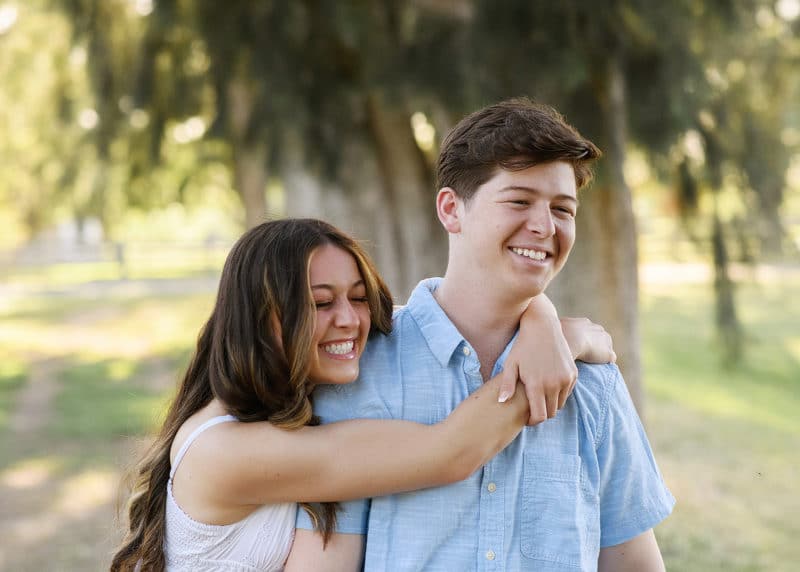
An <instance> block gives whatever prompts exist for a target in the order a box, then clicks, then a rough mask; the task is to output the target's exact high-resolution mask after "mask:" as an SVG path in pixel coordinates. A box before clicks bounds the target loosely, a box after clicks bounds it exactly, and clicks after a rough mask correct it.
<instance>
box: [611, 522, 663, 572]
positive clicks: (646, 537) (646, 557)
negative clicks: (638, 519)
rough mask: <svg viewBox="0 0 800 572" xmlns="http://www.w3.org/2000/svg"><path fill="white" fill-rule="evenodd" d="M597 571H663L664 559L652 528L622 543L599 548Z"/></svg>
mask: <svg viewBox="0 0 800 572" xmlns="http://www.w3.org/2000/svg"><path fill="white" fill-rule="evenodd" d="M597 572H664V560H663V559H662V558H661V551H660V550H659V549H658V543H657V542H656V535H655V534H653V530H652V529H650V530H648V531H647V532H644V533H642V534H640V535H639V536H636V537H634V538H631V539H630V540H627V541H625V542H623V543H622V544H617V545H614V546H607V547H605V548H601V549H600V559H599V560H598V562H597Z"/></svg>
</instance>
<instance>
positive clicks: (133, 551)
mask: <svg viewBox="0 0 800 572" xmlns="http://www.w3.org/2000/svg"><path fill="white" fill-rule="evenodd" d="M326 244H333V245H335V246H338V247H339V248H342V249H343V250H345V251H347V252H349V253H350V254H351V255H352V256H353V258H355V261H356V264H357V265H358V269H359V271H360V272H361V276H362V278H363V280H364V283H365V285H366V291H367V298H368V301H369V302H368V304H369V310H370V317H371V321H372V324H371V329H370V333H371V334H374V333H375V332H383V333H388V332H389V330H390V329H391V324H392V298H391V294H390V292H389V289H388V288H387V287H386V285H385V284H384V282H383V280H382V279H381V277H380V275H379V274H378V272H377V270H376V269H375V266H374V265H373V264H372V262H371V261H370V259H369V257H368V256H367V254H366V253H365V251H364V250H363V249H362V248H361V247H360V246H359V245H358V243H357V242H356V241H355V240H353V239H352V238H351V237H349V236H347V235H346V234H344V233H343V232H341V231H340V230H338V229H337V228H335V227H334V226H332V225H330V224H328V223H326V222H323V221H320V220H315V219H283V220H276V221H271V222H266V223H263V224H261V225H259V226H257V227H255V228H253V229H251V230H249V231H248V232H246V233H245V234H244V235H243V236H242V237H241V238H240V239H239V240H238V241H237V242H236V244H235V245H234V246H233V248H232V250H231V252H230V253H229V254H228V258H227V260H226V262H225V266H224V268H223V270H222V277H221V279H220V283H219V291H218V293H217V300H216V304H215V305H214V309H213V310H212V312H211V317H210V318H209V319H208V322H206V324H205V326H203V329H202V330H201V332H200V336H199V338H198V341H197V349H196V350H195V353H194V355H193V357H192V359H191V362H190V363H189V367H188V369H187V371H186V373H185V375H184V377H183V380H182V381H181V383H180V385H179V386H178V390H177V394H176V395H175V398H174V400H173V401H172V404H171V405H170V407H169V410H168V412H167V417H166V420H165V421H164V424H163V426H162V427H161V430H160V432H159V433H158V435H157V437H156V439H155V441H154V443H153V444H152V445H151V447H150V449H149V450H148V452H147V453H146V454H145V456H144V457H143V459H142V460H141V462H140V463H139V465H138V466H137V468H136V470H135V471H133V473H132V475H131V489H132V490H131V497H130V500H129V503H128V510H127V512H128V529H127V533H126V536H125V538H124V539H123V541H122V544H121V545H120V547H119V548H118V550H117V552H116V554H115V555H114V557H113V560H112V563H111V570H112V571H116V570H134V569H136V566H137V563H138V564H140V569H141V570H147V571H151V570H163V569H164V568H165V558H164V552H163V546H164V540H165V531H166V523H165V510H166V500H167V481H168V479H169V472H170V448H171V446H172V442H173V440H174V439H175V435H176V434H177V432H178V429H180V427H181V426H182V425H183V423H184V422H185V421H186V420H187V419H188V418H189V417H191V416H192V415H193V414H194V413H196V412H197V411H199V410H200V409H202V408H203V407H204V406H206V405H207V404H208V403H209V402H210V401H211V400H212V399H213V398H215V397H216V398H217V399H219V400H220V401H221V402H222V403H223V404H224V405H225V408H226V409H227V411H228V412H229V413H230V414H231V415H234V416H235V417H236V418H237V419H238V420H239V421H243V422H253V421H269V422H270V423H273V424H274V425H276V426H278V427H282V428H285V429H296V428H299V427H302V426H304V425H316V424H318V423H319V421H318V419H316V418H315V417H314V415H313V413H312V410H311V402H310V399H309V394H310V392H311V389H312V385H311V384H310V383H309V380H308V374H309V364H310V358H311V354H312V352H313V351H314V347H313V343H312V340H313V334H314V327H315V320H316V314H315V311H316V310H315V306H314V300H313V296H312V294H311V287H310V284H309V277H308V276H309V260H310V257H311V254H312V252H313V251H314V250H315V249H316V248H318V247H320V246H322V245H326ZM276 326H279V327H276ZM302 506H303V508H305V510H306V511H308V513H309V514H310V515H311V517H312V520H313V521H314V523H315V526H316V527H317V528H318V529H319V530H320V532H321V533H322V534H323V538H324V540H325V541H327V540H328V538H329V537H330V534H331V533H332V531H333V529H334V526H335V522H336V503H315V504H308V503H303V504H302Z"/></svg>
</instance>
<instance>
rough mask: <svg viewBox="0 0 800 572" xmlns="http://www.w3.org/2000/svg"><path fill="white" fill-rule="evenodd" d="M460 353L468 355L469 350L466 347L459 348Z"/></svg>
mask: <svg viewBox="0 0 800 572" xmlns="http://www.w3.org/2000/svg"><path fill="white" fill-rule="evenodd" d="M461 351H462V352H464V355H465V356H468V355H469V348H468V347H467V346H464V347H463V348H461Z"/></svg>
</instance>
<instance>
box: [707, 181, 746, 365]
mask: <svg viewBox="0 0 800 572" xmlns="http://www.w3.org/2000/svg"><path fill="white" fill-rule="evenodd" d="M715 192H716V191H715ZM714 200H715V207H714V228H713V233H712V235H711V242H712V250H713V254H714V293H715V294H716V312H715V313H716V322H717V333H718V335H719V339H720V342H721V344H722V351H723V355H724V356H725V362H724V363H725V364H728V365H731V364H735V363H737V362H739V360H740V359H741V356H742V327H741V324H740V323H739V318H738V316H737V315H736V303H735V301H734V283H733V281H732V280H731V277H730V274H729V273H728V261H729V257H728V249H727V247H726V245H725V235H724V233H723V231H722V223H721V222H720V220H719V215H718V214H717V209H716V197H715V199H714Z"/></svg>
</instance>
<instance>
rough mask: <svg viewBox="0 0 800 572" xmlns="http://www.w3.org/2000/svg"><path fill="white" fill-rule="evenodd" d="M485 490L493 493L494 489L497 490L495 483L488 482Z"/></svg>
mask: <svg viewBox="0 0 800 572" xmlns="http://www.w3.org/2000/svg"><path fill="white" fill-rule="evenodd" d="M486 490H487V491H489V492H490V493H493V492H494V491H496V490H497V485H496V484H494V483H489V484H488V485H487V486H486Z"/></svg>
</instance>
